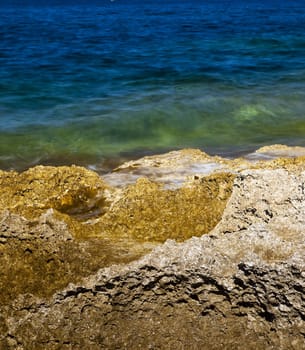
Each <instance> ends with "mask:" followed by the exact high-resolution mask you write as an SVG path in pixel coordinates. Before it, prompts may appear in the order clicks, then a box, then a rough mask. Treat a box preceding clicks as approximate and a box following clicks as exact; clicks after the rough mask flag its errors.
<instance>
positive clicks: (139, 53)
mask: <svg viewBox="0 0 305 350" xmlns="http://www.w3.org/2000/svg"><path fill="white" fill-rule="evenodd" d="M273 143H285V144H289V145H303V146H305V1H304V0H302V1H301V0H291V1H280V0H278V1H275V0H274V1H271V0H265V1H259V0H247V1H242V0H240V1H237V0H230V1H227V0H219V1H214V0H202V1H199V0H189V1H181V0H177V1H170V0H169V1H165V0H164V1H161V0H158V1H151V0H147V1H145V0H143V1H136V0H115V1H106V0H101V1H97V0H96V1H90V0H87V1H83V2H81V1H58V2H56V1H51V0H50V1H47V0H45V1H43V0H41V1H38V0H37V1H30V0H28V1H27V0H23V1H21V0H20V1H17V0H11V1H9V0H8V1H4V0H2V1H1V2H0V168H2V169H10V168H15V169H23V168H27V167H29V166H33V165H35V164H71V163H75V164H81V165H88V166H92V165H94V166H96V167H97V168H99V169H107V167H111V164H114V163H115V162H116V161H119V160H121V159H125V158H134V157H137V156H139V155H144V154H151V153H157V152H162V151H167V150H172V149H177V148H183V147H197V148H201V149H204V150H205V151H208V152H210V153H218V154H223V155H229V156H230V155H232V156H233V155H235V154H242V153H247V152H251V151H252V150H254V149H255V148H258V147H259V146H262V145H266V144H273Z"/></svg>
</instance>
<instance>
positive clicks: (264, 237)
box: [0, 145, 305, 350]
mask: <svg viewBox="0 0 305 350" xmlns="http://www.w3.org/2000/svg"><path fill="white" fill-rule="evenodd" d="M270 152H271V153H272V156H270V157H269V155H268V160H265V159H267V158H266V157H265V154H267V153H268V154H270ZM281 152H284V153H281ZM302 152H303V153H302ZM257 154H264V156H263V157H254V158H255V159H254V158H253V157H252V156H248V157H247V159H236V160H228V159H223V158H220V157H210V156H208V155H207V154H205V153H203V152H201V151H198V150H183V151H175V152H170V153H168V154H165V155H161V156H152V157H145V158H142V159H140V160H138V161H134V162H128V163H126V164H123V165H122V166H121V167H119V168H117V169H116V170H115V171H114V172H113V173H111V174H107V175H106V176H104V177H103V178H101V177H100V176H98V175H97V174H95V173H94V172H92V171H89V170H86V169H83V168H80V167H58V168H54V167H36V168H33V169H30V170H28V171H26V172H24V173H21V174H18V173H15V172H0V183H1V189H2V191H1V193H0V204H1V214H0V262H1V272H0V274H1V278H0V284H1V285H0V287H1V288H0V349H232V350H233V349H274V348H277V349H283V350H284V349H305V345H304V344H305V302H304V295H305V263H304V261H305V249H304V248H305V239H304V237H305V236H304V235H305V232H304V231H305V157H304V154H305V152H304V149H302V148H291V149H290V148H288V147H286V146H279V145H276V146H273V147H269V148H265V149H261V150H259V151H258V152H257ZM278 156H281V157H282V156H285V157H286V158H278ZM287 156H289V157H288V158H287ZM167 239H168V240H167ZM166 240H167V241H166ZM163 242H165V243H163Z"/></svg>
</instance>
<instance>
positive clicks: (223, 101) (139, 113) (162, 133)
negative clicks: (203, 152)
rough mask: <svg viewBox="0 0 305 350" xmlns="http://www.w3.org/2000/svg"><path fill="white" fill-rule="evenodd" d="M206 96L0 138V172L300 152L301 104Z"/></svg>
mask: <svg viewBox="0 0 305 350" xmlns="http://www.w3.org/2000/svg"><path fill="white" fill-rule="evenodd" d="M205 93H206V94H199V93H197V95H196V96H195V97H193V99H187V98H186V97H187V94H186V95H185V92H183V96H184V98H183V99H181V100H180V99H179V98H175V99H170V98H169V97H168V96H167V97H165V98H164V100H162V101H160V103H156V102H155V101H150V102H149V101H148V100H146V103H145V105H146V107H147V108H144V105H143V101H142V99H141V98H140V99H139V101H136V100H135V99H133V100H131V99H130V101H129V104H124V105H123V106H121V108H119V109H118V110H117V113H115V112H113V113H112V114H110V113H109V114H102V115H100V114H96V115H93V116H92V115H91V116H90V117H89V116H88V118H85V117H83V118H80V119H76V120H75V121H70V122H69V123H66V124H63V125H32V126H28V127H23V128H19V129H17V130H14V131H6V132H2V134H1V138H0V167H1V168H2V169H8V168H18V167H20V168H25V167H28V166H32V165H35V164H57V165H58V164H72V163H76V164H79V165H90V164H95V165H97V164H100V166H101V167H103V165H102V164H108V166H109V165H111V164H112V163H114V165H116V164H117V162H119V161H121V160H123V159H124V157H123V155H124V154H125V155H126V154H129V156H131V157H132V155H133V154H134V155H137V154H139V153H140V154H146V153H157V152H160V151H163V150H169V149H175V148H184V147H197V148H201V149H208V150H210V151H213V150H215V151H217V150H228V149H229V150H230V149H232V150H235V151H236V153H238V151H239V150H240V149H249V150H250V149H252V150H253V149H255V148H257V147H260V146H262V145H266V144H270V143H287V144H298V145H304V144H305V142H304V140H305V118H304V116H303V109H302V107H303V101H301V99H300V98H299V97H297V96H294V95H291V96H286V97H283V96H281V98H271V97H270V96H269V97H268V96H267V97H264V96H254V97H252V98H250V97H249V96H246V97H245V96H242V97H236V96H230V95H229V96H215V95H212V94H209V93H208V92H207V91H205ZM178 96H179V95H178ZM163 97H164V96H163ZM143 98H144V99H147V97H143ZM111 159H112V162H111V161H109V160H111ZM115 159H117V162H116V161H115ZM106 168H107V165H105V169H106ZM106 170H107V169H106Z"/></svg>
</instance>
